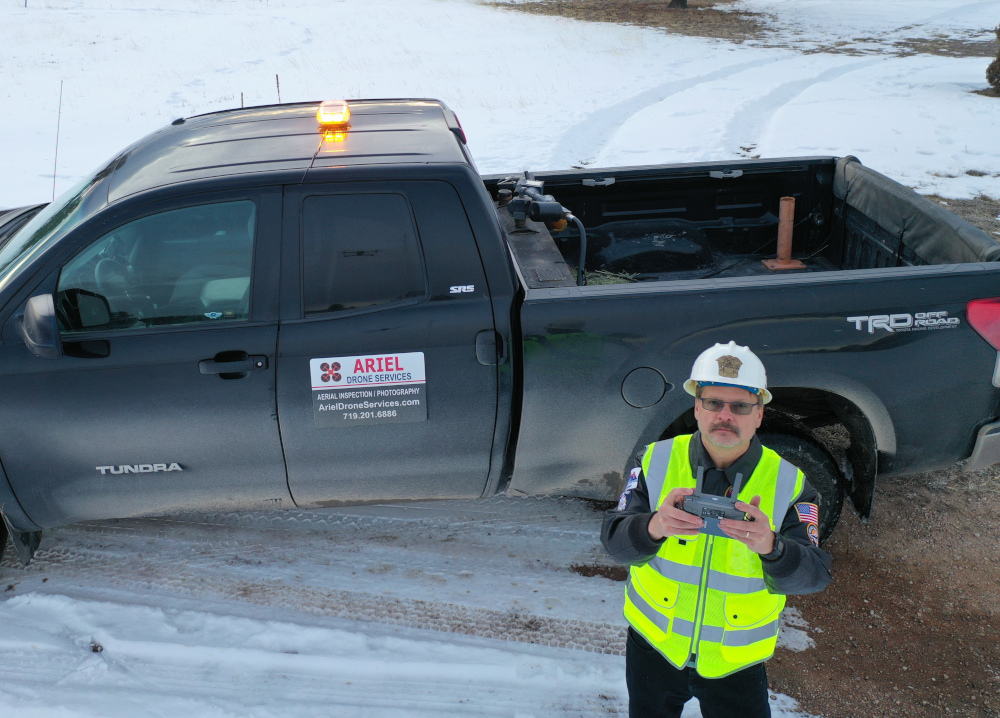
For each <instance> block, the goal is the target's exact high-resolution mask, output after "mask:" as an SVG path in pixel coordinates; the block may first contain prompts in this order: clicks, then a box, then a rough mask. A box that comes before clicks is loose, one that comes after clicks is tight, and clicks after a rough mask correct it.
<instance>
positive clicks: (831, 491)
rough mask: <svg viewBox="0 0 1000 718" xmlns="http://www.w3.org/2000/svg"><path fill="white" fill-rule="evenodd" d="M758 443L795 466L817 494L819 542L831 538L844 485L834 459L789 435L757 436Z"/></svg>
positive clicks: (821, 450)
mask: <svg viewBox="0 0 1000 718" xmlns="http://www.w3.org/2000/svg"><path fill="white" fill-rule="evenodd" d="M760 442H761V443H762V444H763V445H764V446H766V447H767V448H769V449H771V450H773V451H775V452H777V454H778V455H779V456H781V458H783V459H785V460H786V461H789V462H791V463H793V464H795V465H796V466H797V467H799V468H800V469H801V470H802V473H804V474H805V475H806V479H807V480H808V481H809V483H810V484H811V485H812V487H813V488H814V489H816V491H817V492H818V493H819V496H820V504H819V540H820V543H822V542H824V541H826V540H827V539H828V538H830V534H832V533H833V529H834V527H836V525H837V521H839V520H840V510H841V508H843V505H844V486H843V478H842V477H841V475H840V470H839V469H838V468H837V464H836V463H835V462H834V460H833V457H831V456H830V454H829V453H828V452H827V451H826V449H824V448H822V447H821V446H819V445H818V444H814V443H813V442H811V441H809V440H808V439H804V438H800V437H798V436H793V435H791V434H771V433H765V434H760Z"/></svg>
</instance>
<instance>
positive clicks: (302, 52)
mask: <svg viewBox="0 0 1000 718" xmlns="http://www.w3.org/2000/svg"><path fill="white" fill-rule="evenodd" d="M733 7H734V9H736V8H738V7H742V8H744V9H747V10H751V11H760V12H765V13H767V14H768V17H769V23H770V24H771V26H772V27H773V28H774V29H775V33H776V35H775V36H773V37H771V38H769V39H768V40H766V41H759V42H749V43H745V44H742V45H737V44H733V43H729V42H725V41H721V40H707V39H700V38H689V37H681V36H677V35H671V34H668V33H664V32H661V31H658V30H652V29H646V28H638V27H621V26H614V25H607V24H599V23H581V22H576V21H572V20H568V19H563V18H556V17H540V16H532V15H526V14H522V13H519V12H514V11H512V10H510V9H507V8H494V7H489V6H485V5H481V4H479V3H477V2H475V1H474V0H366V2H363V3H361V2H346V0H341V1H340V2H336V1H334V0H171V2H170V3H162V4H158V3H148V2H144V1H143V0H91V1H88V2H82V0H28V2H27V3H25V2H24V0H0V67H2V68H3V70H2V72H3V84H2V89H0V109H2V112H0V137H2V138H3V139H2V140H0V157H2V158H3V161H4V169H5V172H4V173H3V176H2V177H0V206H18V205H22V204H29V203H35V202H42V201H46V200H47V199H49V198H51V196H52V194H53V167H55V168H56V177H55V183H54V184H55V192H56V193H61V192H62V191H64V190H65V189H67V188H68V187H70V186H71V185H72V184H73V183H74V182H76V181H78V180H79V179H80V178H82V177H83V176H84V175H86V174H87V173H88V172H89V171H90V170H92V169H93V168H94V167H97V166H99V165H100V164H101V163H102V162H103V161H105V160H106V159H108V158H109V157H110V156H112V155H113V154H114V153H116V152H117V151H119V150H120V149H122V148H123V147H125V146H126V145H128V144H129V143H131V142H133V141H135V140H137V139H139V138H140V137H142V136H144V135H145V134H147V133H149V132H151V131H153V130H155V129H157V128H159V127H161V126H163V125H164V124H166V123H167V122H169V121H171V120H173V119H174V118H176V117H179V116H190V115H194V114H200V113H206V112H212V111H216V110H220V109H226V108H231V107H237V106H240V104H241V103H242V104H245V105H247V106H249V105H254V104H266V103H273V102H276V101H278V92H279V82H280V99H281V100H282V101H285V102H291V101H303V100H319V99H329V98H337V97H348V98H360V97H397V96H409V97H436V98H440V99H442V100H444V101H446V102H447V103H448V104H449V105H450V106H451V107H452V108H453V109H455V110H456V111H457V112H458V114H459V116H460V117H461V119H462V122H463V125H464V127H465V129H466V132H467V134H468V136H469V143H470V148H471V150H472V152H473V154H474V156H475V157H476V158H477V162H478V164H479V168H480V170H481V171H483V172H484V173H501V172H511V171H519V170H523V169H535V170H542V169H560V168H567V167H573V166H576V167H593V168H597V167H612V166H621V165H640V164H655V163H671V162H704V161H714V160H730V159H737V158H744V157H753V156H763V157H780V156H796V155H826V154H833V155H846V154H853V155H856V156H858V157H859V158H861V159H862V161H863V162H865V163H866V164H867V165H868V166H870V167H873V168H874V169H877V170H879V171H881V172H883V173H885V174H887V175H889V176H891V177H893V178H895V179H897V180H899V181H900V182H902V183H904V184H906V185H908V186H912V187H914V188H916V189H917V190H918V191H920V192H925V193H936V194H939V195H941V196H944V197H948V198H956V199H959V198H968V197H975V196H977V195H979V194H984V195H987V196H990V197H994V198H1000V182H998V177H1000V174H998V170H997V168H998V167H1000V104H998V102H1000V101H998V100H996V99H995V98H987V97H984V96H982V95H979V94H975V92H974V91H975V90H981V89H984V88H985V87H986V83H985V79H984V73H985V68H986V65H987V64H988V62H989V60H988V58H983V57H937V56H933V55H929V54H920V53H919V52H918V53H913V52H912V51H909V50H908V51H903V50H901V49H900V45H899V43H901V42H905V41H912V40H914V39H917V40H927V41H933V40H941V39H949V40H955V41H964V42H978V41H983V40H988V39H989V38H990V37H992V35H991V28H992V27H993V26H994V25H995V24H996V22H997V20H998V18H997V16H996V7H997V3H996V0H990V1H989V2H967V1H963V0H880V1H879V2H872V1H871V0H743V1H742V2H741V3H739V4H738V5H737V6H733ZM276 76H277V77H276ZM60 83H62V93H63V94H62V105H61V115H60V106H59V96H60ZM57 122H58V123H59V126H60V132H59V146H58V157H57V156H56V152H55V149H56V142H55V140H56V127H57ZM970 172H971V173H972V174H969V173H970ZM980 175H981V176H980ZM998 219H1000V218H998ZM599 523H600V516H599V515H598V514H596V513H594V512H593V511H592V510H591V509H590V507H589V506H588V505H587V504H586V503H584V502H579V501H570V500H559V499H508V498H505V497H498V498H494V499H489V500H483V501H471V502H470V501H458V502H426V503H419V504H407V505H405V506H374V507H363V508H353V509H329V510H322V511H315V512H298V511H292V512H284V513H272V514H268V513H234V514H223V515H212V516H200V517H174V518H171V519H147V520H143V521H138V520H136V521H118V522H97V523H88V524H77V525H74V526H70V527H66V528H63V529H58V530H54V531H50V532H46V535H45V538H44V540H43V544H42V548H41V550H40V551H39V553H38V555H37V558H36V561H35V563H34V564H32V566H30V567H28V568H27V569H25V568H21V567H20V566H18V565H17V564H15V563H14V561H13V560H12V558H11V557H9V556H8V557H7V559H5V560H4V562H3V564H2V566H0V571H2V578H3V580H4V581H5V582H6V583H7V585H8V588H7V591H6V592H5V593H4V598H5V600H4V601H3V602H2V603H0V621H2V622H3V625H4V626H5V631H4V632H3V635H2V636H0V648H2V650H0V669H2V671H3V673H4V674H5V675H6V676H7V680H6V681H4V683H3V685H2V686H0V708H3V709H4V710H5V711H6V712H7V713H9V714H12V715H18V716H46V717H47V716H90V715H93V716H107V717H109V718H116V717H117V716H135V715H143V716H147V715H148V716H160V715H162V716H176V715H178V714H187V715H192V716H235V715H241V716H258V715H259V716H265V715H273V714H275V713H281V714H284V715H289V716H312V715H331V714H336V715H343V716H355V715H357V716H370V715H379V716H424V715H504V716H511V715H514V716H522V717H524V718H526V717H527V716H543V715H544V716H551V715H564V716H575V715H592V714H596V713H618V714H623V713H625V712H626V705H627V697H626V692H625V685H624V659H623V658H622V656H621V655H620V654H621V651H622V637H623V631H624V625H625V624H624V619H623V618H622V616H621V602H622V584H621V583H619V582H616V581H611V580H608V579H607V578H603V577H601V576H592V577H589V578H588V577H584V576H582V575H579V574H578V573H575V572H574V571H572V570H570V568H569V567H570V566H573V565H583V566H599V567H600V566H603V567H605V568H608V567H610V566H611V564H610V561H609V559H607V557H606V556H605V555H604V553H603V550H602V549H601V547H600V545H599V543H598V540H597V535H598V530H599ZM811 632H813V633H815V632H817V631H815V630H813V629H810V627H809V626H808V625H807V624H806V623H805V622H804V621H803V620H802V617H801V615H800V614H798V613H797V612H796V611H794V610H788V611H786V614H785V623H784V627H783V629H782V633H781V638H780V640H781V643H782V645H783V646H785V647H786V648H788V649H789V650H792V651H806V650H808V649H809V647H810V646H812V645H814V643H813V638H812V637H811V635H810V633H811ZM772 704H773V705H772V707H773V710H774V715H775V716H776V717H778V718H782V717H784V718H790V717H791V716H801V715H802V714H801V713H799V712H798V709H797V705H796V704H795V701H794V700H793V699H792V698H790V697H788V696H781V695H776V696H774V697H773V699H772ZM697 715H699V713H698V708H697V702H696V701H692V702H691V704H689V705H688V706H687V707H686V709H685V713H684V716H685V718H693V717H695V716H697Z"/></svg>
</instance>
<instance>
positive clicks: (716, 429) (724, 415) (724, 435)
mask: <svg viewBox="0 0 1000 718" xmlns="http://www.w3.org/2000/svg"><path fill="white" fill-rule="evenodd" d="M701 399H719V400H721V401H743V402H746V403H748V404H757V403H758V402H759V401H760V397H759V396H758V395H756V394H752V393H751V392H749V391H747V390H746V389H740V388H738V387H735V386H706V387H702V389H701ZM701 399H695V402H694V418H695V420H696V421H697V422H698V429H699V430H700V431H701V435H702V438H704V440H705V441H707V442H708V443H709V444H711V445H712V446H716V447H718V448H720V449H732V448H734V447H736V446H740V445H741V444H743V445H747V444H749V443H750V440H751V439H752V438H753V435H754V432H755V431H757V429H758V428H759V427H760V422H761V419H763V418H764V407H763V405H758V406H756V407H754V409H753V411H751V412H750V413H749V414H748V415H746V416H740V415H739V414H734V413H733V409H732V407H730V406H729V404H726V405H725V406H724V407H722V411H717V412H716V411H709V410H708V409H706V408H705V407H704V406H703V405H702V403H701Z"/></svg>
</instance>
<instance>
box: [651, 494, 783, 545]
mask: <svg viewBox="0 0 1000 718" xmlns="http://www.w3.org/2000/svg"><path fill="white" fill-rule="evenodd" d="M736 508H737V509H739V510H740V511H742V512H744V513H746V514H749V515H750V516H751V517H752V518H753V521H736V520H734V519H721V520H720V521H719V528H721V529H722V532H723V533H724V534H726V535H727V536H728V537H729V538H731V539H736V540H737V541H739V542H740V543H743V544H746V546H747V548H748V549H750V550H751V551H753V552H754V553H759V554H767V553H771V552H772V551H773V550H774V531H772V530H771V521H770V519H769V517H768V515H767V514H765V513H764V512H763V511H761V510H760V497H759V496H754V497H753V498H752V499H750V503H749V504H748V503H744V502H743V501H737V502H736ZM650 523H652V522H650Z"/></svg>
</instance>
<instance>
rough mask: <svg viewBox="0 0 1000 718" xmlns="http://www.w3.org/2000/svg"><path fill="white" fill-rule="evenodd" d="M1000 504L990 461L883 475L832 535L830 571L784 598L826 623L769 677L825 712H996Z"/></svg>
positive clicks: (842, 717) (839, 716)
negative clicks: (868, 512) (806, 590)
mask: <svg viewBox="0 0 1000 718" xmlns="http://www.w3.org/2000/svg"><path fill="white" fill-rule="evenodd" d="M998 515H1000V476H997V473H996V472H989V471H987V472H979V473H976V474H971V475H963V474H960V473H958V472H954V471H953V472H943V471H942V472H933V473H929V474H922V475H917V476H904V477H896V478H889V479H881V480H880V484H879V486H878V489H877V491H876V499H875V511H874V515H873V516H872V518H871V520H870V521H869V522H868V523H867V525H865V524H862V523H861V521H860V520H859V519H858V518H857V516H856V515H855V514H854V513H853V512H852V511H849V510H848V511H845V512H844V514H843V517H842V518H841V521H840V524H839V526H838V527H837V530H836V531H835V532H834V534H833V536H832V537H831V539H830V540H829V541H828V542H827V545H826V548H827V549H828V550H829V551H830V552H831V553H832V554H833V559H834V564H833V565H834V581H833V583H832V584H831V585H830V586H829V587H828V588H827V590H826V591H824V592H822V593H820V594H817V595H815V596H799V597H794V598H791V599H790V600H789V605H791V606H795V607H797V608H799V610H800V611H801V612H802V616H803V617H804V618H805V619H806V620H807V621H808V622H809V624H810V625H811V626H813V627H814V628H819V629H820V630H821V631H822V632H821V633H814V634H813V638H814V639H815V641H816V646H815V648H812V649H810V650H809V651H806V652H805V653H792V652H789V651H785V650H779V651H778V653H777V655H776V656H775V658H774V659H773V660H772V661H771V662H770V663H769V664H768V670H769V673H770V678H771V686H772V689H773V690H776V691H780V692H782V693H787V694H788V695H791V696H793V697H794V698H796V699H797V700H799V701H800V702H801V703H802V706H803V708H804V709H806V710H808V711H810V712H812V713H816V714H818V715H821V716H823V717H824V718H848V717H849V716H851V717H853V716H872V717H875V716H911V717H919V718H922V717H924V716H926V717H927V718H931V717H932V716H933V717H937V716H946V715H947V716H977V717H996V716H1000V629H998V625H1000V552H998V551H997V544H998V540H1000V521H998V519H997V517H998Z"/></svg>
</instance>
